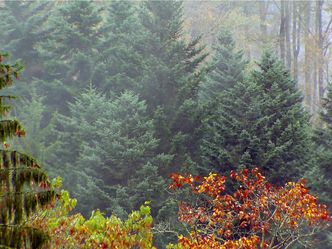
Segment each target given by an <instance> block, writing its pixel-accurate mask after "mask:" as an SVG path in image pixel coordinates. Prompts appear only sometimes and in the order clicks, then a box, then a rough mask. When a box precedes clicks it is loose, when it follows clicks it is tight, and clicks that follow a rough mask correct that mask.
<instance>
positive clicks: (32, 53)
mask: <svg viewBox="0 0 332 249" xmlns="http://www.w3.org/2000/svg"><path fill="white" fill-rule="evenodd" d="M3 2H4V3H3V7H2V8H0V33H1V36H0V46H1V48H2V49H3V50H5V51H9V52H10V53H11V55H12V58H13V59H14V60H18V59H20V60H22V63H23V64H24V65H26V66H25V70H24V72H22V76H23V77H24V79H26V80H27V81H29V82H30V81H31V79H32V77H40V76H41V75H42V68H41V60H40V56H39V54H38V51H37V46H36V45H37V43H38V42H40V41H41V40H43V39H46V38H47V36H48V34H49V33H50V32H51V30H50V28H49V27H48V26H47V25H45V24H46V23H47V20H48V18H49V14H50V13H51V11H50V9H51V8H52V6H53V3H52V2H50V1H10V0H5V1H3Z"/></svg>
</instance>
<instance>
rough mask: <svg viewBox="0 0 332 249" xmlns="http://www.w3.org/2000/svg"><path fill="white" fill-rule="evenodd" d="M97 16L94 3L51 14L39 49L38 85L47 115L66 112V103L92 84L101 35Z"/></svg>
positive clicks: (74, 4)
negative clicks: (41, 68) (40, 71)
mask: <svg viewBox="0 0 332 249" xmlns="http://www.w3.org/2000/svg"><path fill="white" fill-rule="evenodd" d="M100 12H101V9H99V8H97V7H96V3H95V2H94V1H76V0H75V1H68V2H65V3H63V4H61V5H59V6H58V7H57V8H56V9H55V10H54V13H53V15H52V18H50V20H49V25H50V27H51V28H52V32H51V33H50V35H49V36H48V39H45V40H43V41H41V42H40V43H39V45H38V51H39V53H40V54H41V55H42V58H43V60H44V70H45V73H44V76H43V77H42V78H41V80H40V81H39V82H38V83H39V84H40V86H41V87H40V91H41V92H40V94H41V95H43V96H46V99H45V103H46V104H47V106H49V107H50V112H52V111H54V110H55V109H57V110H58V111H59V112H60V113H65V112H66V111H68V108H67V102H68V101H73V98H74V96H75V95H77V94H78V93H79V92H80V91H82V90H83V89H85V88H86V87H87V86H88V85H89V84H90V83H91V80H92V78H93V75H94V72H95V66H94V65H95V61H96V56H97V54H98V52H97V49H96V47H97V46H98V44H99V42H100V38H101V33H102V32H101V27H102V25H101V23H102V16H101V13H100ZM59 97H60V98H61V101H59Z"/></svg>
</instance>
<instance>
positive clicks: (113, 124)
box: [59, 88, 169, 216]
mask: <svg viewBox="0 0 332 249" xmlns="http://www.w3.org/2000/svg"><path fill="white" fill-rule="evenodd" d="M60 123H61V124H62V125H63V130H65V132H64V133H63V141H64V142H65V144H64V147H63V148H62V149H63V151H62V150H61V151H60V152H59V153H61V154H62V155H64V153H66V150H67V149H66V148H68V147H70V148H71V153H70V154H68V153H67V156H68V158H67V160H66V161H67V166H66V167H67V170H66V172H68V173H65V174H66V175H67V176H65V177H66V179H65V180H66V181H65V183H66V182H67V184H68V188H69V189H70V190H72V191H73V194H74V196H75V197H77V198H78V199H79V203H80V202H81V206H80V207H79V209H80V210H81V211H83V212H84V213H85V214H88V213H89V212H90V210H92V209H93V208H100V209H102V210H104V211H107V212H109V213H111V212H116V213H117V214H118V215H120V216H123V215H125V214H126V213H128V212H129V211H130V210H132V209H134V208H136V207H138V206H139V205H141V204H142V201H143V200H144V199H145V200H146V199H149V198H151V201H152V206H153V207H155V208H156V209H158V207H160V205H161V204H162V201H158V200H161V199H162V198H163V195H165V192H164V190H163V188H162V186H163V187H166V186H165V181H164V180H163V178H161V177H160V176H159V167H161V166H163V164H164V163H165V162H166V161H167V160H169V157H167V156H166V155H162V154H160V155H158V154H157V153H156V151H155V150H156V147H157V145H158V140H157V139H156V138H155V137H154V132H153V130H154V128H153V123H152V120H151V119H149V118H148V115H147V111H146V104H145V102H144V101H140V100H139V98H138V96H137V95H135V94H133V93H132V92H124V93H122V94H121V95H120V96H118V97H116V96H113V97H111V98H108V97H106V96H105V94H102V93H99V92H98V91H96V90H95V89H93V88H90V89H89V90H87V91H86V92H84V93H83V94H81V95H80V96H79V97H78V98H76V101H75V102H74V103H72V104H70V116H69V117H65V116H63V117H62V120H60ZM143 175H145V177H143ZM149 175H151V177H150V176H149ZM154 176H156V177H155V178H154ZM138 185H140V187H139V186H138ZM143 187H147V189H143ZM87 190H89V191H91V192H89V191H87ZM96 191H97V192H96ZM157 193H160V194H159V195H158V196H157ZM91 195H93V198H94V199H96V201H94V202H91ZM153 198H156V199H153Z"/></svg>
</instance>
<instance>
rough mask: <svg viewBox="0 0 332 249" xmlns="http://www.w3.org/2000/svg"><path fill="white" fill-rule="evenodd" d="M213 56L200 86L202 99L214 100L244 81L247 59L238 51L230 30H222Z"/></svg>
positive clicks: (203, 100) (204, 100)
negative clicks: (205, 77)
mask: <svg viewBox="0 0 332 249" xmlns="http://www.w3.org/2000/svg"><path fill="white" fill-rule="evenodd" d="M212 53H213V58H212V63H211V68H210V69H209V70H210V72H209V74H208V75H207V79H206V80H205V81H204V82H203V83H202V86H201V87H200V101H201V102H202V103H207V102H213V101H214V100H215V99H216V98H218V97H219V96H218V95H219V94H220V93H221V92H222V91H224V90H226V89H228V88H230V87H233V86H234V85H235V84H236V82H239V81H243V79H244V71H245V67H246V64H247V61H245V60H244V58H243V52H242V51H241V50H239V51H237V50H236V47H235V42H234V40H233V38H232V35H231V33H230V32H229V31H228V30H221V31H220V33H219V35H218V37H217V40H216V44H215V45H214V47H213V50H212Z"/></svg>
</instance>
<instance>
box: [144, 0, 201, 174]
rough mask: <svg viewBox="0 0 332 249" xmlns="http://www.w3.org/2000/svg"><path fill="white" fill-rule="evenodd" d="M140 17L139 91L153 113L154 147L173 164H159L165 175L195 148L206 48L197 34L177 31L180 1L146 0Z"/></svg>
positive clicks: (179, 22) (190, 155) (180, 26)
mask: <svg viewBox="0 0 332 249" xmlns="http://www.w3.org/2000/svg"><path fill="white" fill-rule="evenodd" d="M140 17H141V21H142V24H143V25H144V27H145V29H146V32H147V35H148V40H147V41H146V43H145V47H144V49H145V50H144V54H145V58H147V61H146V64H147V72H146V74H145V75H146V77H145V79H144V82H143V88H142V91H141V92H140V95H141V96H142V98H143V99H145V100H146V101H147V104H148V108H149V111H150V112H151V113H153V119H154V122H155V127H156V128H157V130H156V135H157V138H158V139H160V143H159V144H160V145H159V149H158V150H159V152H160V153H166V154H171V155H174V160H173V162H172V164H173V166H174V167H169V168H165V169H164V172H163V173H164V174H165V175H167V174H168V173H170V172H172V171H174V170H175V169H176V170H179V168H178V167H181V165H182V164H183V163H184V162H185V161H186V159H188V158H191V157H192V156H193V154H195V153H194V151H195V148H196V143H195V138H196V134H197V131H196V127H197V125H196V122H197V119H196V118H197V116H198V109H197V107H198V105H197V90H198V86H199V84H200V82H201V79H202V74H203V70H201V69H200V65H201V64H202V62H203V61H204V59H205V58H206V56H207V54H206V53H204V51H203V50H204V46H200V45H199V42H200V38H199V37H198V38H196V39H194V40H192V41H190V42H189V43H188V42H187V41H186V40H185V38H184V36H183V33H182V28H183V13H182V2H181V1H173V0H172V1H166V2H164V1H146V2H144V3H143V4H142V6H141V9H140ZM175 165H176V167H175Z"/></svg>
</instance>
